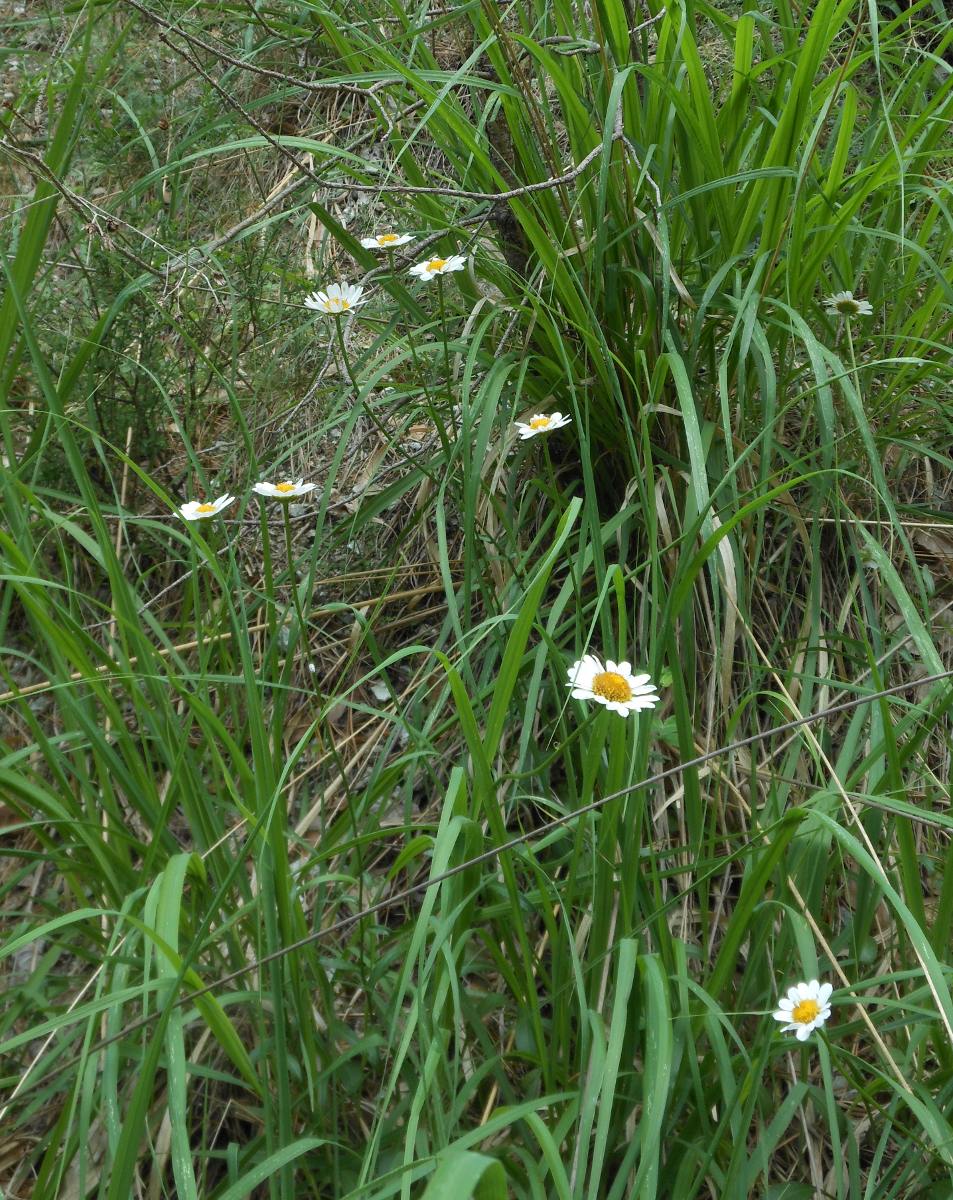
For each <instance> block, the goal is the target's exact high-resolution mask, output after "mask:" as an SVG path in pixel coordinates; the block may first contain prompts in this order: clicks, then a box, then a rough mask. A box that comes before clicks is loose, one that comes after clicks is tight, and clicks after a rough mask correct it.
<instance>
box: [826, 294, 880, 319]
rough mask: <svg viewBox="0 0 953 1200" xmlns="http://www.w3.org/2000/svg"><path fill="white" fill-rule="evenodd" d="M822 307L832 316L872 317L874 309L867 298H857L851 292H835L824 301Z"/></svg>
mask: <svg viewBox="0 0 953 1200" xmlns="http://www.w3.org/2000/svg"><path fill="white" fill-rule="evenodd" d="M824 307H825V308H826V309H827V311H828V312H829V313H830V315H831V316H832V317H872V316H873V315H874V310H873V308H872V307H871V304H870V301H869V300H860V299H858V298H857V297H856V296H855V295H854V293H853V292H835V293H834V295H833V296H828V297H827V299H826V300H825V301H824Z"/></svg>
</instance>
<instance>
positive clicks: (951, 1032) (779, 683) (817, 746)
mask: <svg viewBox="0 0 953 1200" xmlns="http://www.w3.org/2000/svg"><path fill="white" fill-rule="evenodd" d="M730 599H731V598H730V597H729V600H730ZM731 603H732V605H733V606H734V607H735V612H736V614H737V616H738V619H739V621H740V622H741V624H742V626H743V627H744V630H745V632H746V633H747V634H748V637H749V638H750V640H751V644H752V645H753V646H754V648H755V651H756V652H757V654H758V657H759V658H760V659H761V661H762V662H763V663H764V665H765V666H766V667H767V668H768V670H769V671H770V673H771V677H772V679H773V680H774V682H775V686H776V687H777V688H778V690H779V691H780V692H781V694H782V695H783V696H784V698H785V700H787V702H788V704H789V705H790V706H791V709H792V710H793V711H794V712H798V711H799V709H798V706H797V704H796V703H795V701H794V698H793V697H792V696H791V693H790V692H789V691H788V690H787V688H786V687H785V686H784V682H783V680H782V679H781V677H780V675H778V673H777V672H776V671H775V669H774V667H773V666H772V665H771V662H770V660H769V659H768V656H767V655H766V654H765V653H764V651H763V649H762V648H761V644H760V643H759V641H758V639H757V638H756V637H755V636H754V633H753V631H752V629H751V626H750V625H749V624H748V622H747V621H746V620H745V619H744V617H743V616H742V614H741V610H740V609H739V608H738V607H737V605H734V601H733V600H732V601H731ZM804 732H805V734H806V736H807V738H808V740H809V741H810V743H811V745H812V747H813V749H814V752H815V753H816V754H817V755H818V757H819V758H820V760H821V762H822V763H823V764H824V767H825V769H826V770H827V771H828V773H829V775H830V778H831V780H832V781H833V783H834V787H835V788H836V789H837V792H838V793H839V795H840V798H841V801H842V802H843V804H844V807H845V808H846V809H847V812H848V813H849V815H850V819H851V823H852V824H853V826H854V828H855V829H856V830H857V832H858V834H859V835H860V840H861V841H862V842H863V843H864V848H865V849H866V851H867V853H868V854H869V855H870V857H871V858H872V859H873V861H874V862H875V863H876V864H877V867H878V869H879V871H880V873H881V875H882V876H883V878H884V879H886V878H887V871H886V868H885V867H884V865H883V863H882V862H881V861H880V855H879V854H878V853H877V849H876V847H875V846H874V844H873V842H872V841H871V840H870V835H869V834H868V833H867V830H866V829H865V828H864V823H863V821H861V819H860V813H859V812H858V811H857V809H856V807H855V806H854V802H853V801H852V800H851V798H850V796H849V795H848V794H847V790H846V789H845V787H844V785H843V784H842V783H841V781H840V776H839V775H838V774H837V771H836V769H835V767H834V764H833V763H832V762H831V760H830V759H829V758H828V756H827V754H826V753H825V751H824V748H823V746H822V745H821V743H820V742H819V741H818V739H817V737H816V735H815V733H814V730H813V729H811V727H810V726H809V725H808V726H805V730H804ZM785 882H786V884H787V886H788V887H789V888H790V889H791V894H792V895H793V896H794V898H795V900H796V901H797V904H798V907H799V908H800V909H801V911H802V913H803V915H804V916H805V917H806V918H807V920H808V923H809V924H810V926H811V928H812V929H813V931H814V934H815V936H816V937H817V938H818V939H819V940H820V942H821V944H822V945H823V947H824V952H825V953H826V954H827V955H828V957H829V958H830V961H831V963H832V965H833V967H834V970H835V971H836V972H837V975H838V977H839V978H840V980H841V982H842V983H843V985H844V987H845V988H846V989H847V990H848V992H849V993H850V995H851V996H854V998H855V999H856V993H855V992H854V991H853V989H852V987H851V985H850V982H849V981H848V979H847V977H846V975H845V974H844V972H843V971H842V970H841V967H840V963H838V961H837V959H836V958H835V957H834V953H833V951H832V950H831V948H830V946H829V945H828V944H827V941H826V940H825V939H824V937H823V935H822V933H821V931H820V929H818V927H817V923H816V922H815V920H814V918H813V916H812V915H811V913H810V911H809V909H808V907H807V905H806V904H805V903H804V900H803V898H802V897H801V894H800V892H799V891H798V890H797V888H796V887H795V885H794V881H793V880H792V879H791V877H790V876H787V877H786V880H785ZM911 944H912V945H913V952H914V954H915V955H916V956H917V961H918V962H919V964H920V966H921V968H922V970H923V977H924V979H925V980H926V983H927V986H928V987H929V989H930V991H931V993H932V995H933V999H934V1000H935V1001H936V1007H937V1012H938V1014H939V1016H940V1020H941V1021H942V1022H943V1025H944V1027H945V1028H946V1032H947V1037H948V1038H949V1039H950V1045H951V1046H953V1028H951V1026H950V1021H949V1018H948V1017H947V1015H946V1011H945V1009H944V1007H943V1004H942V1003H941V1001H940V995H939V993H938V992H937V990H936V985H935V984H934V982H933V979H932V978H931V975H930V972H929V971H928V970H927V965H926V963H925V962H924V960H923V957H922V955H921V954H920V951H919V949H918V948H917V946H916V944H915V943H911ZM857 1012H858V1015H859V1016H860V1018H861V1020H862V1021H863V1022H864V1024H865V1025H866V1026H867V1028H868V1030H869V1032H870V1035H871V1037H872V1038H873V1039H874V1041H875V1042H876V1043H877V1046H878V1048H879V1049H880V1051H881V1053H882V1054H883V1055H884V1056H885V1057H886V1060H887V1062H888V1063H889V1064H890V1066H891V1068H892V1070H893V1073H894V1074H895V1075H896V1077H897V1079H898V1080H899V1081H900V1084H901V1086H902V1087H903V1088H905V1089H906V1090H907V1091H910V1090H911V1089H910V1085H909V1084H908V1083H907V1081H906V1079H905V1078H904V1076H903V1072H902V1071H901V1070H900V1068H899V1067H898V1066H897V1064H896V1062H895V1061H894V1059H893V1056H892V1055H891V1053H890V1051H889V1050H888V1049H887V1046H886V1045H885V1043H884V1041H883V1039H882V1038H881V1037H880V1034H879V1033H878V1032H877V1030H876V1027H875V1026H874V1023H873V1021H871V1019H870V1017H869V1016H868V1014H867V1010H866V1008H865V1007H864V1006H863V1005H862V1004H861V1003H859V1002H858V1004H857Z"/></svg>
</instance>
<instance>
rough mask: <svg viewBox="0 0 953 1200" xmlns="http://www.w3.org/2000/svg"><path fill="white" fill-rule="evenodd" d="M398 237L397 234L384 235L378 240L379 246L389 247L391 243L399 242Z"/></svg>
mask: <svg viewBox="0 0 953 1200" xmlns="http://www.w3.org/2000/svg"><path fill="white" fill-rule="evenodd" d="M397 237H398V235H397V234H396V233H382V234H381V235H380V237H379V238H378V239H377V244H378V246H389V245H390V244H391V242H396V241H397Z"/></svg>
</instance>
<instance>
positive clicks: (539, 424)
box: [529, 417, 552, 429]
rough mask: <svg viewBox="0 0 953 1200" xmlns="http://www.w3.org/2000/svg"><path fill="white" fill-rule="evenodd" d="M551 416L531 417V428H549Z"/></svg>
mask: <svg viewBox="0 0 953 1200" xmlns="http://www.w3.org/2000/svg"><path fill="white" fill-rule="evenodd" d="M551 420H552V418H551V417H532V418H530V423H529V427H530V429H548V428H549V423H550V421H551Z"/></svg>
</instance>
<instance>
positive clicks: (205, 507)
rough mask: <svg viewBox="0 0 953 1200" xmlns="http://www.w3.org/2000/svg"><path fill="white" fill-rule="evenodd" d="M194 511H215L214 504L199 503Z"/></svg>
mask: <svg viewBox="0 0 953 1200" xmlns="http://www.w3.org/2000/svg"><path fill="white" fill-rule="evenodd" d="M195 511H196V512H197V513H210V512H215V505H214V504H200V505H199V506H198V508H197V509H196V510H195Z"/></svg>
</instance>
